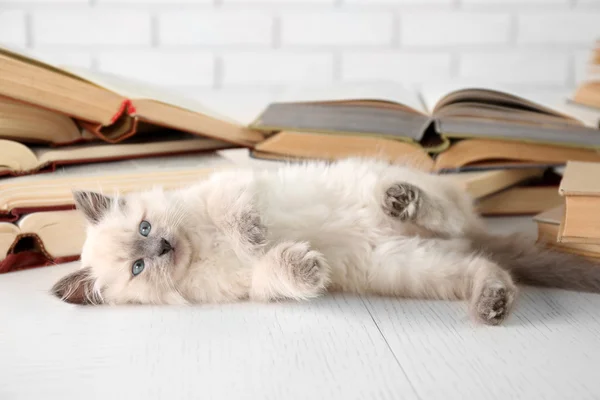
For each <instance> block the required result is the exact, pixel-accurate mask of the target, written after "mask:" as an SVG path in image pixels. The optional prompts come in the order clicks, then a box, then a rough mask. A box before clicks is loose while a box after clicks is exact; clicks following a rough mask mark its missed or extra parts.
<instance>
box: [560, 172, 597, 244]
mask: <svg viewBox="0 0 600 400" xmlns="http://www.w3.org/2000/svg"><path fill="white" fill-rule="evenodd" d="M598 176H600V163H587V162H571V161H570V162H568V163H567V166H566V168H565V172H564V176H563V179H562V181H561V183H560V187H559V193H560V195H561V196H562V197H563V199H564V206H565V211H564V215H563V218H562V222H561V225H560V230H559V234H558V241H559V242H561V243H576V242H577V243H596V244H600V213H598V210H599V209H600V180H598Z"/></svg>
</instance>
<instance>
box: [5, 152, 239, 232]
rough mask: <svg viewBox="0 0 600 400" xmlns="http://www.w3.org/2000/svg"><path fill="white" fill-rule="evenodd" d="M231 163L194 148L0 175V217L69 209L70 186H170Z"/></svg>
mask: <svg viewBox="0 0 600 400" xmlns="http://www.w3.org/2000/svg"><path fill="white" fill-rule="evenodd" d="M230 165H231V163H230V162H229V161H227V160H226V159H224V158H221V157H218V156H216V155H214V154H206V155H202V154H193V155H189V156H181V157H177V158H173V157H152V158H145V159H139V160H126V161H118V162H110V163H99V164H92V165H83V166H73V167H64V168H63V167H61V168H60V169H58V170H57V171H56V172H54V173H52V174H39V175H27V176H22V177H16V178H11V179H5V180H0V221H9V222H14V221H16V220H18V219H19V218H20V217H21V216H22V215H25V214H28V213H32V212H39V211H57V210H70V209H73V208H74V207H75V203H74V201H73V198H72V190H74V189H88V190H96V191H102V192H103V193H110V192H113V191H119V192H121V193H127V192H129V191H137V190H142V189H146V188H151V187H153V186H155V185H158V186H162V187H164V188H165V189H167V190H169V189H174V188H177V187H181V186H185V185H189V184H190V183H192V182H195V181H196V180H198V179H201V178H202V177H204V176H205V175H206V174H208V173H209V172H210V171H212V170H214V168H225V167H227V166H230Z"/></svg>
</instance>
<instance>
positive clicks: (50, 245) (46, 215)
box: [0, 210, 85, 257]
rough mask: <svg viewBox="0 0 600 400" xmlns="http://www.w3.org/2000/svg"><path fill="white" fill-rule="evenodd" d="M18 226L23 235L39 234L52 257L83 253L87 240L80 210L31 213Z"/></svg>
mask: <svg viewBox="0 0 600 400" xmlns="http://www.w3.org/2000/svg"><path fill="white" fill-rule="evenodd" d="M18 224H19V227H20V228H21V233H35V234H37V235H38V236H39V238H40V239H41V241H42V243H43V244H44V247H45V248H46V251H47V252H48V253H49V254H50V255H51V256H52V257H65V256H74V255H78V254H80V253H81V248H82V246H83V242H84V240H85V219H84V218H83V215H82V214H81V212H80V211H78V210H68V211H48V212H36V213H31V214H28V215H25V216H24V217H23V218H21V219H20V220H19V223H18ZM64 238H69V239H68V240H65V239H64ZM2 254H3V253H0V256H2ZM4 254H6V253H4Z"/></svg>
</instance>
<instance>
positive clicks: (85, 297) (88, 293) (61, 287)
mask: <svg viewBox="0 0 600 400" xmlns="http://www.w3.org/2000/svg"><path fill="white" fill-rule="evenodd" d="M91 272H92V269H91V268H90V267H85V268H81V269H79V270H77V271H75V272H72V273H70V274H69V275H67V276H65V277H63V278H62V279H60V280H59V281H58V282H56V283H55V284H54V286H52V294H54V295H55V296H56V297H58V298H59V299H61V300H63V301H66V302H67V303H72V304H85V305H89V304H102V302H103V301H102V296H101V295H100V294H99V293H98V292H97V291H96V290H95V288H94V284H95V283H96V279H95V278H94V277H92V273H91Z"/></svg>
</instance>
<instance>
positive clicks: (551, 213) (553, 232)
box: [533, 205, 600, 259]
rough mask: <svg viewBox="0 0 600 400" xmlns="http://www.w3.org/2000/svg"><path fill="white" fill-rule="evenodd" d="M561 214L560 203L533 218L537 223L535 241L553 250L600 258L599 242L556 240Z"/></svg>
mask: <svg viewBox="0 0 600 400" xmlns="http://www.w3.org/2000/svg"><path fill="white" fill-rule="evenodd" d="M563 215H564V206H562V205H560V206H558V207H554V208H552V209H549V210H546V211H544V212H542V213H540V214H538V215H536V216H535V217H534V218H533V220H534V222H535V223H536V224H537V230H538V238H537V242H538V243H539V244H541V245H543V246H546V247H548V248H550V249H553V250H558V251H564V252H567V253H573V254H578V255H580V256H584V257H589V258H595V259H597V258H600V244H590V243H562V242H559V241H558V240H557V238H558V236H559V231H560V224H561V221H562V219H563Z"/></svg>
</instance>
